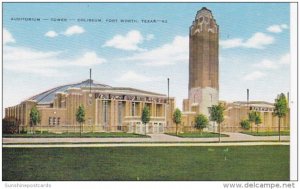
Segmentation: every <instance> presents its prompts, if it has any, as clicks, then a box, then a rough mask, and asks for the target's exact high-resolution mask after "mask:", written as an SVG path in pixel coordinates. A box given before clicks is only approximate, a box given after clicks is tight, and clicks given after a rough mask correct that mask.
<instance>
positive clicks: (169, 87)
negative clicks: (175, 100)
mask: <svg viewBox="0 0 300 189" xmlns="http://www.w3.org/2000/svg"><path fill="white" fill-rule="evenodd" d="M169 100H170V78H168V104H169Z"/></svg>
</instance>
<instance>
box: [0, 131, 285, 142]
mask: <svg viewBox="0 0 300 189" xmlns="http://www.w3.org/2000/svg"><path fill="white" fill-rule="evenodd" d="M222 134H227V135H229V137H221V141H224V142H259V141H264V142H266V141H277V140H278V136H251V135H246V134H242V133H222ZM149 136H151V138H3V140H2V141H3V144H22V143H23V144H24V143H25V144H38V143H49V144H50V143H159V142H164V143H165V142H178V143H180V142H218V141H219V139H218V138H217V137H216V138H181V137H176V136H171V135H167V134H149ZM281 140H282V141H289V140H290V136H281Z"/></svg>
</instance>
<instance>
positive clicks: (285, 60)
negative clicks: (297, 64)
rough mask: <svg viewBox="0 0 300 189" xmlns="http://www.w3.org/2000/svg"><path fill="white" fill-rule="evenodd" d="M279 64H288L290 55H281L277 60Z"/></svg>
mask: <svg viewBox="0 0 300 189" xmlns="http://www.w3.org/2000/svg"><path fill="white" fill-rule="evenodd" d="M279 63H280V64H290V63H291V56H290V53H286V54H284V55H282V56H281V57H280V59H279Z"/></svg>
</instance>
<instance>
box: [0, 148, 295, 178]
mask: <svg viewBox="0 0 300 189" xmlns="http://www.w3.org/2000/svg"><path fill="white" fill-rule="evenodd" d="M2 150H3V155H2V156H3V158H2V161H3V162H2V163H3V167H2V179H3V180H4V181H12V180H16V181H33V180H35V181H42V180H45V181H54V180H57V181H58V180H60V181H68V180H73V181H75V180H78V181H80V180H81V181H82V180H90V181H91V180H207V181H209V180H286V181H287V180H289V146H231V147H113V148H3V149H2ZM225 156H226V160H225Z"/></svg>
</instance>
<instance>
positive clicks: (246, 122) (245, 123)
mask: <svg viewBox="0 0 300 189" xmlns="http://www.w3.org/2000/svg"><path fill="white" fill-rule="evenodd" d="M240 125H241V127H242V128H243V129H247V130H248V129H250V122H249V120H248V119H244V120H242V121H241V122H240Z"/></svg>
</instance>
